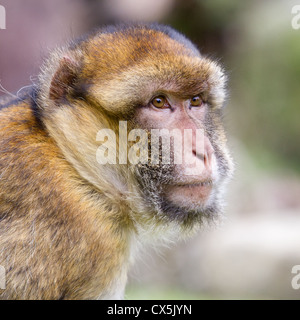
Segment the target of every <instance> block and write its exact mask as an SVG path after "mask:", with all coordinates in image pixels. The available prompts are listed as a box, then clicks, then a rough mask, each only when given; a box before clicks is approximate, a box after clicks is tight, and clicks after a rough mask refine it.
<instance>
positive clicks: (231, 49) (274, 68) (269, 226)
mask: <svg viewBox="0 0 300 320" xmlns="http://www.w3.org/2000/svg"><path fill="white" fill-rule="evenodd" d="M0 4H1V5H3V6H4V7H5V8H6V29H5V30H0V95H1V94H4V93H5V92H7V91H9V92H14V93H15V92H17V91H18V90H19V89H20V88H21V87H24V86H27V85H30V84H31V83H32V82H34V81H35V79H36V76H37V74H38V72H39V66H40V65H41V62H42V60H43V59H44V57H46V56H47V54H48V52H49V50H51V49H52V48H54V47H56V46H59V45H62V44H64V42H65V41H67V40H69V39H70V38H73V37H77V36H80V35H81V34H83V33H85V32H88V31H89V30H90V29H92V28H94V27H97V26H102V25H103V24H109V23H115V22H119V21H127V20H144V21H158V22H161V23H165V24H170V25H171V26H172V27H174V28H175V29H177V30H179V31H181V32H182V33H184V34H186V35H187V36H188V37H189V38H190V39H191V40H192V41H193V42H195V43H196V44H197V45H198V47H199V48H200V50H201V52H202V53H203V54H205V55H208V56H210V57H212V58H215V59H218V60H219V61H220V62H221V63H222V64H223V66H224V67H225V69H226V70H227V72H228V74H229V82H228V89H229V99H228V102H227V106H226V115H225V122H226V127H227V130H228V132H229V145H230V148H231V150H232V153H233V156H234V159H235V162H236V174H235V178H234V179H233V181H232V182H231V184H230V186H229V189H230V191H229V194H228V198H227V199H228V200H227V202H228V206H227V212H226V219H225V220H224V221H223V222H222V223H221V224H220V225H219V226H215V227H213V228H210V229H209V230H207V229H206V230H203V232H201V234H199V235H198V236H196V237H195V238H193V239H190V240H188V241H186V242H185V243H180V244H177V245H172V246H170V247H168V248H167V247H163V248H162V249H157V250H153V249H151V248H145V249H144V253H143V255H142V258H139V259H137V262H136V264H135V265H134V266H133V268H132V271H131V274H130V283H129V285H128V289H127V292H126V297H127V298H128V299H164V298H167V299H176V298H177V299H210V298H217V299H223V298H247V299H248V298H249V299H252V298H262V299H264V298H273V299H274V298H281V299H285V298H294V299H298V298H300V291H298V290H295V289H293V288H292V286H291V281H292V278H293V276H294V275H293V274H292V273H291V269H292V267H293V265H297V264H300V147H299V144H300V112H299V108H300V29H299V30H297V29H293V27H292V23H291V22H292V19H293V17H294V16H295V14H292V8H293V6H295V5H297V4H298V3H297V1H287V0H272V1H271V0H269V1H268V0H265V1H258V0H253V1H238V0H226V1H221V0H209V1H208V0H184V1H180V0H72V1H71V0H60V1H58V0H53V1H46V0H14V1H8V0H7V1H4V0H2V1H0ZM299 4H300V2H299ZM299 22H300V19H299Z"/></svg>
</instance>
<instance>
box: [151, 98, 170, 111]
mask: <svg viewBox="0 0 300 320" xmlns="http://www.w3.org/2000/svg"><path fill="white" fill-rule="evenodd" d="M151 103H152V104H153V105H154V107H156V108H159V109H162V108H168V107H169V104H168V101H167V99H166V98H165V97H164V96H158V97H155V98H154V99H152V101H151Z"/></svg>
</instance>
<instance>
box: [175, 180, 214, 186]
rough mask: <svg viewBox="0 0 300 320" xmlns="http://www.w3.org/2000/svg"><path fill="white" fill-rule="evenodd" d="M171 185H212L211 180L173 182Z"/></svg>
mask: <svg viewBox="0 0 300 320" xmlns="http://www.w3.org/2000/svg"><path fill="white" fill-rule="evenodd" d="M173 186H176V187H188V188H193V187H212V186H213V181H212V180H205V181H194V182H180V183H174V184H173Z"/></svg>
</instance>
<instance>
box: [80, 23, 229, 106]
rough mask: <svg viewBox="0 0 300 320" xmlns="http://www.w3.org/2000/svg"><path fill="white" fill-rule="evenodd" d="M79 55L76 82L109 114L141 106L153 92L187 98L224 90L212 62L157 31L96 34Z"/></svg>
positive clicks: (187, 46) (188, 46)
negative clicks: (82, 80) (111, 111)
mask: <svg viewBox="0 0 300 320" xmlns="http://www.w3.org/2000/svg"><path fill="white" fill-rule="evenodd" d="M171 30H172V29H171ZM174 32H175V31H174ZM175 38H176V37H175ZM184 39H185V38H184ZM186 43H188V45H187V44H186ZM82 50H84V55H83V66H82V69H81V72H82V77H81V79H85V80H86V81H87V82H88V85H87V86H86V87H87V88H88V93H91V94H92V95H93V98H96V99H97V100H98V102H99V103H100V104H101V105H102V106H103V107H106V108H108V109H110V108H112V109H113V110H115V111H119V110H120V109H123V108H128V106H130V105H131V106H135V105H138V104H139V105H142V104H145V103H147V102H148V101H149V99H151V97H152V96H153V94H155V93H156V92H165V91H167V92H172V94H175V95H177V96H179V97H183V98H191V97H192V96H194V95H197V94H199V93H202V92H205V91H207V92H208V93H209V92H211V91H212V90H216V87H220V88H221V89H224V88H223V86H224V80H225V77H224V74H223V72H222V69H221V68H220V67H219V66H218V65H217V64H216V63H215V62H213V61H210V60H209V59H206V58H204V57H202V56H201V55H200V53H199V51H198V50H197V49H196V48H195V47H194V46H193V45H191V43H190V42H188V40H187V41H185V40H182V39H180V41H178V40H177V39H174V38H172V37H170V36H169V35H168V34H166V33H164V32H161V31H160V30H153V29H144V28H131V29H126V30H125V31H120V32H113V33H100V34H98V35H96V36H95V37H94V38H92V39H90V40H89V41H88V42H86V44H85V45H84V46H83V47H82ZM212 88H214V89H212ZM219 91H220V92H221V90H219ZM223 91H224V90H223Z"/></svg>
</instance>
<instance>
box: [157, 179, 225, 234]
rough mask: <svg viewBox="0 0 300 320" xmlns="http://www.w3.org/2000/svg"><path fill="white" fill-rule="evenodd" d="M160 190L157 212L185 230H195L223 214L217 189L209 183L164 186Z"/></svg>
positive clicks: (216, 219)
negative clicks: (161, 191)
mask: <svg viewBox="0 0 300 320" xmlns="http://www.w3.org/2000/svg"><path fill="white" fill-rule="evenodd" d="M162 189H163V190H164V191H163V193H162V194H161V196H160V203H159V210H158V212H159V213H160V215H163V216H164V217H165V218H166V219H167V220H169V221H173V222H176V223H178V224H179V225H181V227H183V228H185V229H194V230H197V229H198V227H201V226H202V225H203V224H209V223H211V222H215V221H218V220H219V218H220V216H221V214H222V212H223V209H222V205H221V202H220V201H219V196H218V194H219V192H218V189H217V188H216V187H215V186H214V185H213V184H212V183H211V182H210V183H193V184H184V185H182V184H179V185H165V186H164V187H163V188H162ZM195 228H196V229H195Z"/></svg>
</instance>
